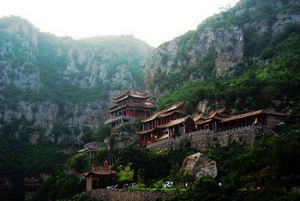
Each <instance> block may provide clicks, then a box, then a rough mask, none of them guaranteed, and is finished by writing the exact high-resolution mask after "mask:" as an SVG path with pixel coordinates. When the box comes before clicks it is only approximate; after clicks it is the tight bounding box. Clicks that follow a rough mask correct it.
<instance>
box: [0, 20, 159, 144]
mask: <svg viewBox="0 0 300 201" xmlns="http://www.w3.org/2000/svg"><path fill="white" fill-rule="evenodd" d="M152 49H153V48H152V47H150V46H149V45H147V44H146V43H144V42H142V41H139V40H137V39H135V38H134V37H133V36H130V35H124V36H105V37H92V38H85V39H80V40H74V39H72V38H70V37H56V36H54V35H52V34H49V33H43V32H40V31H39V30H38V29H37V28H35V27H34V26H33V25H32V24H31V23H30V22H28V21H27V20H24V19H22V18H20V17H15V16H11V17H4V18H1V19H0V55H1V56H0V66H1V68H0V102H1V107H0V128H1V131H2V132H1V133H5V135H15V136H19V137H20V138H23V139H28V138H29V139H30V140H31V141H32V142H34V143H36V142H37V141H39V140H43V139H50V140H52V141H53V140H61V139H75V140H76V139H77V138H78V135H79V134H81V133H83V132H86V131H89V130H92V129H95V128H96V127H98V125H99V124H100V123H102V121H103V120H104V119H105V117H106V107H107V105H108V104H110V100H111V97H112V96H115V95H118V94H119V93H121V92H123V91H125V90H129V89H131V88H135V89H137V90H143V89H144V83H143V73H142V69H143V64H144V63H145V61H146V59H147V58H148V56H149V54H150V52H151V51H152ZM20 130H23V131H24V130H26V131H25V132H20Z"/></svg>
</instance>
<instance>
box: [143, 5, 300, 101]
mask: <svg viewBox="0 0 300 201" xmlns="http://www.w3.org/2000/svg"><path fill="white" fill-rule="evenodd" d="M299 4H300V2H299V1H298V0H263V1H258V0H241V1H240V2H238V3H237V4H236V5H235V6H234V7H233V8H230V9H228V10H226V11H222V12H221V13H220V14H217V15H214V16H212V17H210V18H208V19H206V20H205V21H204V22H202V23H201V24H200V25H199V26H198V27H197V29H196V30H195V31H190V32H188V33H186V34H184V35H182V36H180V37H178V38H175V39H174V40H172V41H169V42H167V43H164V44H162V45H161V46H159V47H158V48H157V49H155V50H154V51H153V53H152V54H151V56H150V58H149V59H148V60H147V62H146V64H145V65H144V79H145V89H146V91H147V92H149V93H150V94H151V95H152V97H154V98H155V99H158V98H160V97H162V96H164V95H166V94H168V93H169V92H170V91H173V90H174V89H176V88H178V87H180V86H182V85H183V84H186V83H191V82H194V81H199V80H201V81H203V80H205V79H207V78H218V77H223V76H225V75H228V73H230V72H233V71H234V70H235V69H236V67H237V66H240V65H243V66H248V67H249V66H257V65H259V66H261V65H265V64H268V62H269V61H270V59H272V58H274V56H276V55H277V56H278V55H280V53H281V52H280V51H275V49H276V48H272V47H270V46H269V45H270V42H271V40H272V39H273V38H274V37H275V36H276V35H278V33H280V32H281V31H282V30H283V29H284V27H286V26H287V25H289V24H299V23H300V13H299Z"/></svg>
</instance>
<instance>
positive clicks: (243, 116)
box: [221, 110, 287, 122]
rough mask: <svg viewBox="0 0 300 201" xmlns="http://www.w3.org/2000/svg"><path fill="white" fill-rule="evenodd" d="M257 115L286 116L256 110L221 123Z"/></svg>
mask: <svg viewBox="0 0 300 201" xmlns="http://www.w3.org/2000/svg"><path fill="white" fill-rule="evenodd" d="M258 114H269V115H275V116H287V114H284V113H279V112H272V111H265V110H257V111H254V112H248V113H245V114H240V115H236V116H232V117H229V118H226V119H223V120H222V121H221V122H228V121H232V120H236V119H242V118H245V117H250V116H254V115H258Z"/></svg>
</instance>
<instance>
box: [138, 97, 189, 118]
mask: <svg viewBox="0 0 300 201" xmlns="http://www.w3.org/2000/svg"><path fill="white" fill-rule="evenodd" d="M183 105H184V103H183V102H180V103H176V104H174V105H172V106H171V107H169V108H167V109H165V110H161V111H158V112H156V113H154V114H153V115H152V116H151V117H149V118H147V119H144V120H142V121H141V122H142V123H146V122H149V121H152V120H154V119H155V118H161V117H166V116H169V115H172V114H174V113H176V112H177V113H181V114H183V110H177V109H178V108H180V107H182V106H183Z"/></svg>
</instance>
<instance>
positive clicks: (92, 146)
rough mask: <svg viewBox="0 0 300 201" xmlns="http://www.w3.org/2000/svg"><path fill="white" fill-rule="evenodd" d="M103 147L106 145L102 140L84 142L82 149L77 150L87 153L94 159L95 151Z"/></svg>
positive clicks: (80, 152)
mask: <svg viewBox="0 0 300 201" xmlns="http://www.w3.org/2000/svg"><path fill="white" fill-rule="evenodd" d="M104 147H106V143H104V142H90V143H87V144H85V145H84V147H83V149H81V150H79V151H78V154H83V153H87V154H88V156H89V158H90V159H95V158H96V154H97V151H98V150H99V149H100V148H104Z"/></svg>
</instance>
